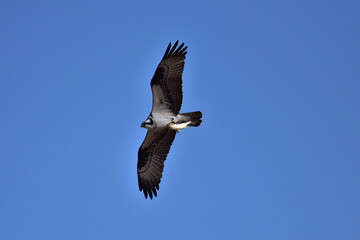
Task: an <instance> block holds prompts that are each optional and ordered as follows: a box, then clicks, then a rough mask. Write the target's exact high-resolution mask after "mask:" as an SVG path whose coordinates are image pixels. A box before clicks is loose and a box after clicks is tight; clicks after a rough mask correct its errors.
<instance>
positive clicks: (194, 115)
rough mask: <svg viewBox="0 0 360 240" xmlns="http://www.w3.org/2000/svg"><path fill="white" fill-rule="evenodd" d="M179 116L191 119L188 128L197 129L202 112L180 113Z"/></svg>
mask: <svg viewBox="0 0 360 240" xmlns="http://www.w3.org/2000/svg"><path fill="white" fill-rule="evenodd" d="M181 115H183V116H186V117H189V118H190V119H191V123H190V124H189V125H188V126H192V127H197V126H200V124H201V122H202V120H201V118H202V112H200V111H196V112H189V113H182V114H181Z"/></svg>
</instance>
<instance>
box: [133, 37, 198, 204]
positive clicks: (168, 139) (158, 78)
mask: <svg viewBox="0 0 360 240" xmlns="http://www.w3.org/2000/svg"><path fill="white" fill-rule="evenodd" d="M178 44H179V41H176V42H175V44H174V45H173V46H171V43H169V45H168V47H167V49H166V51H165V54H164V56H163V58H162V59H161V62H160V63H159V65H158V67H157V68H156V71H155V74H154V76H153V78H152V79H151V82H150V86H151V91H152V99H153V101H152V109H151V113H150V115H149V117H148V118H147V119H146V120H145V121H144V122H142V123H141V127H143V128H147V134H146V137H145V139H144V141H143V143H142V144H141V146H140V148H139V152H138V163H137V174H138V182H139V189H140V191H143V192H144V195H145V198H148V196H149V197H150V198H151V199H152V198H153V196H155V197H156V196H157V190H159V184H160V181H161V177H162V172H163V170H164V161H165V160H166V157H167V155H168V153H169V151H170V147H171V144H172V143H173V141H174V139H175V135H176V133H177V132H179V131H180V130H181V129H184V128H187V127H188V126H191V127H197V126H199V125H200V124H201V117H202V113H201V112H200V111H196V112H189V113H179V112H180V108H181V104H182V98H183V93H182V73H183V71H184V64H185V55H186V53H187V52H186V49H187V46H185V47H184V43H182V44H181V45H180V46H178Z"/></svg>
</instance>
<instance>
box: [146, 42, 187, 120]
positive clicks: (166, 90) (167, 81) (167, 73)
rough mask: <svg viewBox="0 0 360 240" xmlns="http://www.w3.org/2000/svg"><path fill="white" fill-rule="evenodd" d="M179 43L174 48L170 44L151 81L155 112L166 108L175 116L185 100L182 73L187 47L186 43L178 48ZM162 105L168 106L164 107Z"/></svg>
mask: <svg viewBox="0 0 360 240" xmlns="http://www.w3.org/2000/svg"><path fill="white" fill-rule="evenodd" d="M178 43H179V41H176V42H175V44H174V46H172V47H171V43H169V45H168V47H167V49H166V51H165V54H164V57H163V58H162V60H161V62H160V64H159V66H158V67H157V69H156V71H155V74H154V76H153V78H152V79H151V84H150V85H151V88H152V93H153V109H152V111H153V112H154V111H159V110H162V109H164V108H165V109H168V108H170V109H171V110H172V112H174V113H175V114H178V113H179V111H180V108H181V104H182V98H183V93H182V73H183V71H184V64H185V55H186V53H187V52H186V49H187V47H184V43H182V44H181V45H180V46H179V47H177V45H178ZM159 91H161V92H159ZM162 104H165V105H166V106H165V107H164V106H162Z"/></svg>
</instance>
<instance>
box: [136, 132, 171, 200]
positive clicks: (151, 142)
mask: <svg viewBox="0 0 360 240" xmlns="http://www.w3.org/2000/svg"><path fill="white" fill-rule="evenodd" d="M175 135H176V131H174V130H172V129H170V128H166V129H162V130H148V132H147V134H146V137H145V140H144V142H143V143H142V145H141V147H140V148H139V153H138V163H137V173H138V181H139V190H140V191H144V195H145V198H147V197H148V195H149V196H150V198H151V199H152V198H153V195H155V197H156V196H157V192H156V190H159V184H160V181H161V177H162V172H163V170H164V161H165V160H166V157H167V155H168V153H169V151H170V147H171V144H172V142H173V141H174V139H175Z"/></svg>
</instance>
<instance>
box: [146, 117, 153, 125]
mask: <svg viewBox="0 0 360 240" xmlns="http://www.w3.org/2000/svg"><path fill="white" fill-rule="evenodd" d="M145 123H146V124H147V125H153V124H154V121H153V120H152V119H151V118H148V119H146V121H145Z"/></svg>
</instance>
